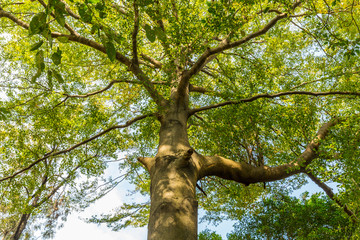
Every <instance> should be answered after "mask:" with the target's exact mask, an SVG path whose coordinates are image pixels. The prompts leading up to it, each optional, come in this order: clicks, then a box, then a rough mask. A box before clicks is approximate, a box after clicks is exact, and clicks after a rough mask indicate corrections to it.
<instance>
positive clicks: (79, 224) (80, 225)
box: [54, 182, 334, 240]
mask: <svg viewBox="0 0 360 240" xmlns="http://www.w3.org/2000/svg"><path fill="white" fill-rule="evenodd" d="M129 187H130V188H131V186H130V185H129V184H127V183H125V182H124V183H122V184H120V185H119V186H118V187H117V188H116V189H114V191H112V192H110V193H109V194H108V195H106V196H105V197H103V198H102V199H100V200H99V201H98V202H97V203H95V204H93V205H91V206H90V207H89V208H88V209H86V210H85V211H84V212H81V213H74V214H72V215H70V216H69V218H68V221H67V222H66V223H65V224H64V227H63V228H61V229H60V230H59V231H57V233H56V235H55V238H54V239H55V240H69V239H86V240H98V239H106V240H115V239H116V240H118V239H122V240H146V239H147V238H146V235H147V228H146V227H143V228H126V229H123V230H121V231H119V232H113V231H111V229H109V228H107V227H106V226H98V225H96V224H91V223H85V222H84V221H83V220H81V218H86V217H90V216H91V215H93V214H99V213H108V212H111V211H112V210H113V209H114V208H116V207H118V206H120V205H121V204H122V203H123V202H126V201H128V200H134V199H129V197H128V196H126V195H127V190H128V188H129ZM331 187H334V186H333V185H331ZM305 191H308V192H309V193H310V194H312V193H315V192H322V189H320V188H319V187H318V186H317V185H316V184H314V183H312V182H310V183H309V184H307V185H306V186H304V187H303V188H301V189H299V190H296V191H294V192H293V194H292V195H294V196H299V195H300V194H301V193H303V192H305ZM135 200H136V199H135ZM200 214H201V211H200ZM233 223H234V222H231V221H225V222H223V223H221V224H219V225H218V226H216V227H215V226H207V225H206V224H200V225H199V232H200V231H202V230H204V229H206V228H207V227H208V228H209V229H211V230H214V231H216V232H217V233H219V234H221V235H222V237H223V239H226V234H227V233H229V232H231V230H232V225H233Z"/></svg>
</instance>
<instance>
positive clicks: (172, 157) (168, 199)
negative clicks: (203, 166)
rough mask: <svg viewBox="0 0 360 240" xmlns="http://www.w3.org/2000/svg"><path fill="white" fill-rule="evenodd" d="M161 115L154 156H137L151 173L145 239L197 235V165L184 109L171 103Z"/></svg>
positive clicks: (190, 239)
mask: <svg viewBox="0 0 360 240" xmlns="http://www.w3.org/2000/svg"><path fill="white" fill-rule="evenodd" d="M173 107H174V109H175V110H170V111H167V112H166V114H165V115H163V116H162V117H160V122H161V128H160V144H159V148H158V154H157V155H156V157H155V158H142V159H139V160H140V161H141V162H142V163H143V164H144V165H145V166H146V167H147V168H148V169H149V170H150V176H151V189H150V192H151V195H150V196H151V208H150V219H149V225H148V239H153V240H155V239H156V240H158V239H184V240H185V239H188V240H195V239H197V208H198V204H197V201H196V195H195V193H196V191H195V187H196V182H197V180H198V166H197V164H196V162H195V161H194V160H193V159H192V154H193V150H192V149H191V148H190V144H189V141H188V137H187V131H186V130H187V127H186V122H187V116H188V114H187V111H186V109H183V108H181V107H180V108H179V105H176V106H173Z"/></svg>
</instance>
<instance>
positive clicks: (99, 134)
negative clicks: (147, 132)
mask: <svg viewBox="0 0 360 240" xmlns="http://www.w3.org/2000/svg"><path fill="white" fill-rule="evenodd" d="M153 115H154V114H153V113H150V114H145V115H141V116H138V117H135V118H133V119H131V120H129V121H127V122H126V123H124V124H122V125H116V126H112V127H110V128H108V129H106V130H104V131H102V132H100V133H98V134H96V135H94V136H92V137H91V138H88V139H86V140H84V141H82V142H80V143H77V144H75V145H73V146H71V147H69V148H67V149H64V150H61V151H58V152H52V153H50V154H45V155H44V156H43V157H42V158H39V159H37V160H36V161H35V162H33V163H31V164H30V165H28V166H27V167H25V168H23V169H21V170H19V171H17V172H15V173H13V174H12V175H10V176H7V177H3V178H0V182H2V181H5V180H8V179H12V178H14V177H16V176H17V175H19V174H21V173H23V172H25V171H27V170H29V169H31V168H32V167H33V166H35V165H37V164H38V163H40V162H42V161H44V160H45V159H48V158H49V157H55V156H58V155H61V154H64V153H68V152H71V151H72V150H74V149H76V148H78V147H80V146H82V145H84V144H86V143H88V142H91V141H92V140H95V139H97V138H99V137H101V136H102V135H104V134H106V133H108V132H110V131H112V130H114V129H119V128H126V127H128V126H130V125H131V124H133V123H135V122H137V121H139V120H141V119H144V118H147V117H150V116H153Z"/></svg>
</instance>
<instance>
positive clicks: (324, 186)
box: [304, 170, 358, 222]
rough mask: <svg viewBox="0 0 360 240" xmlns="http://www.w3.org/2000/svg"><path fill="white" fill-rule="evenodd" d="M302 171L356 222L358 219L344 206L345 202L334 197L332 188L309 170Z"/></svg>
mask: <svg viewBox="0 0 360 240" xmlns="http://www.w3.org/2000/svg"><path fill="white" fill-rule="evenodd" d="M304 173H305V174H306V175H307V176H308V177H309V178H310V179H311V180H312V181H313V182H314V183H316V185H318V186H319V187H320V188H322V190H324V192H325V193H326V195H328V197H329V198H330V199H331V200H333V201H334V202H336V204H337V205H339V207H341V208H342V209H344V212H345V213H346V214H347V215H349V217H351V219H352V220H353V221H354V222H357V221H358V219H357V217H356V215H355V214H354V213H353V212H352V211H351V210H350V209H349V208H348V207H347V206H346V204H342V203H341V202H340V200H339V199H337V198H336V197H335V194H334V192H333V191H332V189H331V188H330V187H329V186H328V185H326V184H325V183H324V182H322V181H321V180H320V179H318V178H317V177H316V176H315V175H313V174H312V173H311V172H310V171H308V170H307V171H304Z"/></svg>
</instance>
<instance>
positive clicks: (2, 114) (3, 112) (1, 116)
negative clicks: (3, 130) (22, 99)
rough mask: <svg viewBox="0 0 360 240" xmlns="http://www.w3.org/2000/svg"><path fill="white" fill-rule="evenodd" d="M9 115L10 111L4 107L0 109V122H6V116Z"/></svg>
mask: <svg viewBox="0 0 360 240" xmlns="http://www.w3.org/2000/svg"><path fill="white" fill-rule="evenodd" d="M9 113H10V110H8V109H7V108H4V107H0V120H6V118H7V115H8V114H9Z"/></svg>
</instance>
